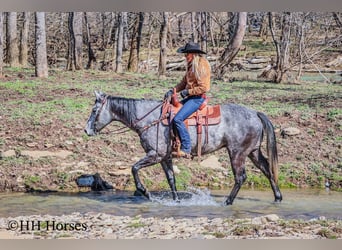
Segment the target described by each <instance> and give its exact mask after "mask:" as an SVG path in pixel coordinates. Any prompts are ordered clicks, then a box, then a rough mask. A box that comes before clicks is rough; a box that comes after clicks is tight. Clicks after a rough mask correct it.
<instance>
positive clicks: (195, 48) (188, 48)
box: [177, 42, 206, 54]
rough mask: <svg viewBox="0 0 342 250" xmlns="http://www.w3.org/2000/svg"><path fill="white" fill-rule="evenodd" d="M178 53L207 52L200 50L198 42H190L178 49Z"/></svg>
mask: <svg viewBox="0 0 342 250" xmlns="http://www.w3.org/2000/svg"><path fill="white" fill-rule="evenodd" d="M177 52H178V53H198V54H206V53H205V52H204V51H202V50H200V47H199V45H198V43H194V42H188V43H187V44H185V46H183V47H180V48H179V49H177Z"/></svg>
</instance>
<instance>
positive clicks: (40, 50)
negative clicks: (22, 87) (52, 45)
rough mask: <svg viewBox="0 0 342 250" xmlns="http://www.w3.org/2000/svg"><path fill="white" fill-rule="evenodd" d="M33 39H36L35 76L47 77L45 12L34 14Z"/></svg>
mask: <svg viewBox="0 0 342 250" xmlns="http://www.w3.org/2000/svg"><path fill="white" fill-rule="evenodd" d="M35 24H36V25H35V37H36V40H35V41H36V66H35V71H36V76H37V77H48V76H49V73H48V64H47V54H46V31H45V12H36V13H35Z"/></svg>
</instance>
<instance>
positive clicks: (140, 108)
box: [110, 97, 157, 130]
mask: <svg viewBox="0 0 342 250" xmlns="http://www.w3.org/2000/svg"><path fill="white" fill-rule="evenodd" d="M110 100H111V110H112V112H113V113H114V114H115V115H116V116H117V118H118V119H119V120H120V121H121V122H122V123H123V124H125V125H126V126H128V127H129V128H131V129H134V130H137V129H139V127H140V126H141V125H143V124H144V122H143V121H141V122H139V120H140V119H141V118H142V117H143V116H144V115H145V114H146V113H148V112H149V111H150V110H152V108H153V107H152V106H153V104H154V103H157V102H155V101H149V100H139V99H128V98H123V97H111V98H110ZM146 120H148V119H146ZM144 121H145V119H144Z"/></svg>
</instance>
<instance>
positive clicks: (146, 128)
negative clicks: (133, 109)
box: [113, 100, 168, 135]
mask: <svg viewBox="0 0 342 250" xmlns="http://www.w3.org/2000/svg"><path fill="white" fill-rule="evenodd" d="M166 101H167V100H164V101H163V102H162V103H161V104H158V105H157V106H156V107H154V108H153V109H151V110H150V111H148V112H147V113H146V114H145V115H143V116H142V117H141V118H139V119H137V120H135V122H134V123H133V124H131V127H132V128H133V127H135V126H136V125H137V124H138V123H139V122H141V121H142V120H144V119H145V118H146V117H148V116H149V115H150V114H151V113H152V112H153V111H155V110H156V109H158V108H159V107H161V106H162V105H164V103H165V102H166ZM167 117H168V115H163V116H161V117H160V118H159V119H157V120H155V121H153V122H151V123H150V124H148V125H146V126H144V127H142V128H141V129H139V130H138V131H137V132H138V134H139V135H141V134H142V133H143V132H144V131H145V130H148V129H149V128H151V127H153V126H155V125H158V124H159V123H160V122H161V121H162V120H164V119H165V118H167ZM129 130H130V128H127V127H121V128H118V129H117V130H114V131H113V132H114V133H116V134H123V133H126V132H128V131H129Z"/></svg>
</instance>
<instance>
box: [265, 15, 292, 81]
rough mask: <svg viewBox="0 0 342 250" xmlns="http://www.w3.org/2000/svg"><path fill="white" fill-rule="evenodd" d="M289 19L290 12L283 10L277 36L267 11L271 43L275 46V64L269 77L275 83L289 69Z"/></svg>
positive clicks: (271, 17)
mask: <svg viewBox="0 0 342 250" xmlns="http://www.w3.org/2000/svg"><path fill="white" fill-rule="evenodd" d="M291 19H292V13H291V12H285V13H284V14H283V15H282V21H281V27H282V29H281V34H280V36H279V38H277V36H276V34H275V31H274V20H273V14H272V12H269V13H268V22H269V28H270V32H271V35H272V39H273V44H274V46H275V48H276V53H277V57H276V61H275V65H274V66H273V68H272V69H271V70H273V72H274V73H273V74H271V75H270V78H271V80H272V81H273V82H275V83H280V82H281V81H282V80H283V77H284V74H285V73H286V71H287V70H288V69H289V58H290V57H289V55H290V54H289V49H290V37H291Z"/></svg>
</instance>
